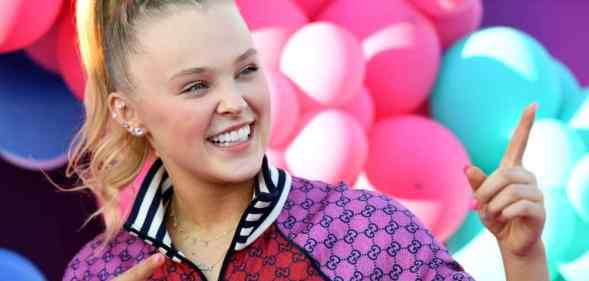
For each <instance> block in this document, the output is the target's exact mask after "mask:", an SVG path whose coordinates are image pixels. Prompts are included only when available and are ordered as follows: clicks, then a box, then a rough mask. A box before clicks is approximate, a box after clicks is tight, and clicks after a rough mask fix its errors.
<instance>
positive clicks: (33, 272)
mask: <svg viewBox="0 0 589 281" xmlns="http://www.w3.org/2000/svg"><path fill="white" fill-rule="evenodd" d="M0 280H7V281H8V280H10V281H45V280H46V279H45V277H44V276H43V274H41V272H40V271H39V270H38V269H37V267H36V266H35V265H33V263H31V262H30V261H29V260H28V259H26V258H25V257H23V256H21V255H19V254H17V253H15V252H12V251H9V250H7V249H2V248H0Z"/></svg>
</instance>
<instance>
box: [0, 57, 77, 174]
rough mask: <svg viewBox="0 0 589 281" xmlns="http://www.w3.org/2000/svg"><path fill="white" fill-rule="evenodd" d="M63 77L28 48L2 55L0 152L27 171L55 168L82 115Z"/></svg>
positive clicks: (0, 75)
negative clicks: (36, 59)
mask: <svg viewBox="0 0 589 281" xmlns="http://www.w3.org/2000/svg"><path fill="white" fill-rule="evenodd" d="M83 116H84V115H83V109H82V105H81V104H80V103H79V102H78V101H77V100H76V99H74V98H73V96H72V95H70V94H69V91H68V90H67V88H66V87H65V85H64V84H63V82H62V80H61V79H60V78H59V77H58V76H56V75H53V74H50V73H47V72H46V71H43V70H41V69H40V68H39V67H38V66H36V65H35V64H34V63H33V62H32V61H31V60H30V59H29V58H28V57H27V56H26V55H25V54H24V52H18V53H14V54H11V55H3V56H0V154H2V155H3V157H4V158H5V159H6V160H8V161H10V162H12V163H13V164H15V165H18V166H20V167H23V168H27V169H39V168H41V169H53V168H56V167H58V166H61V165H63V164H64V163H65V161H66V152H67V149H68V147H69V144H70V140H71V139H72V137H73V136H74V133H75V130H76V129H77V128H78V127H79V126H80V124H81V121H82V119H83Z"/></svg>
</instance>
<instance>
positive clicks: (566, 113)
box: [553, 59, 585, 122]
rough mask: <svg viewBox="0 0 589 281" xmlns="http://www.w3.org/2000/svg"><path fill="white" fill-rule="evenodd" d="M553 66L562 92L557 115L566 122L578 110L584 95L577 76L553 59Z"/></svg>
mask: <svg viewBox="0 0 589 281" xmlns="http://www.w3.org/2000/svg"><path fill="white" fill-rule="evenodd" d="M553 66H554V68H555V71H556V74H557V75H558V77H559V81H560V91H561V94H562V106H561V108H560V112H559V116H558V117H559V118H560V119H561V120H563V121H565V122H567V121H569V120H571V118H572V117H573V115H574V114H575V113H576V112H577V110H579V107H580V106H581V104H582V103H583V100H584V98H585V96H584V95H583V93H582V92H581V85H580V84H579V82H578V81H577V78H575V75H574V74H573V73H572V72H571V70H570V69H569V68H568V67H567V66H566V65H564V64H563V63H562V62H560V61H559V60H557V59H554V60H553Z"/></svg>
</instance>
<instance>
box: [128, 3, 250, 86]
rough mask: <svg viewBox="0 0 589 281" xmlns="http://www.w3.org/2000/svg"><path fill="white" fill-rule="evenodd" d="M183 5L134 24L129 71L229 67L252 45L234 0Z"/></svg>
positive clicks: (165, 71)
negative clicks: (134, 44)
mask: <svg viewBox="0 0 589 281" xmlns="http://www.w3.org/2000/svg"><path fill="white" fill-rule="evenodd" d="M208 3H211V4H207V5H203V6H190V5H182V6H177V7H173V8H171V9H169V10H167V11H166V12H164V13H161V14H159V15H157V16H152V17H149V16H148V17H145V18H144V19H143V20H141V21H140V22H138V24H137V29H136V31H137V34H136V35H137V40H138V43H139V53H138V54H137V55H136V58H135V59H136V60H134V59H133V58H131V61H130V66H131V68H140V69H141V68H143V69H145V68H147V69H151V70H154V68H156V69H159V70H160V71H163V72H164V73H165V74H167V75H170V74H171V73H173V72H175V71H179V70H181V69H185V68H190V67H213V68H216V67H224V66H227V67H229V66H230V64H231V63H232V62H233V60H234V59H235V58H236V57H238V56H239V55H240V54H242V53H243V52H244V51H245V50H247V49H248V48H250V47H251V46H253V42H252V41H251V37H250V33H249V30H248V28H247V25H246V23H245V22H244V20H243V18H242V17H241V15H240V14H239V10H238V8H237V6H236V5H235V4H234V3H233V1H208Z"/></svg>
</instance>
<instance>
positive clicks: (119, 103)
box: [115, 101, 125, 110]
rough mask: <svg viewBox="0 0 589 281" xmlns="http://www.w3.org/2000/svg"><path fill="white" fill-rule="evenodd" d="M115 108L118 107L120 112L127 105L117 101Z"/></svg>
mask: <svg viewBox="0 0 589 281" xmlns="http://www.w3.org/2000/svg"><path fill="white" fill-rule="evenodd" d="M115 107H116V108H117V109H118V110H121V109H123V108H125V103H123V102H122V101H116V102H115Z"/></svg>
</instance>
